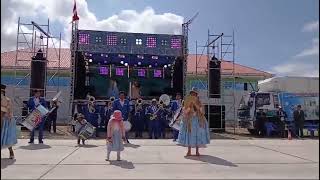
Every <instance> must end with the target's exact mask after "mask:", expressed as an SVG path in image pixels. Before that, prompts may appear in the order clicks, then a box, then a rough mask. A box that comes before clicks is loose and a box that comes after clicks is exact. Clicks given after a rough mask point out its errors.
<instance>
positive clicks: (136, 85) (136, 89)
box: [130, 81, 141, 99]
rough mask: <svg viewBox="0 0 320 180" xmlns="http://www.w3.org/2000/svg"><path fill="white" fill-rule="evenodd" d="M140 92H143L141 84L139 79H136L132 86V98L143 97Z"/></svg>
mask: <svg viewBox="0 0 320 180" xmlns="http://www.w3.org/2000/svg"><path fill="white" fill-rule="evenodd" d="M140 94H141V91H140V84H139V83H138V81H134V82H133V84H132V86H131V94H130V98H131V99H139V98H140V97H141V96H140Z"/></svg>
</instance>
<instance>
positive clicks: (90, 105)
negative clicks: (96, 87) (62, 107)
mask: <svg viewBox="0 0 320 180" xmlns="http://www.w3.org/2000/svg"><path fill="white" fill-rule="evenodd" d="M95 101H96V98H95V97H93V96H90V95H88V110H89V112H90V113H95V112H96V109H95V108H94V104H95Z"/></svg>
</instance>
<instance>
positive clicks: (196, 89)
mask: <svg viewBox="0 0 320 180" xmlns="http://www.w3.org/2000/svg"><path fill="white" fill-rule="evenodd" d="M191 92H194V93H196V94H198V88H196V87H192V89H191V90H190V91H189V93H191Z"/></svg>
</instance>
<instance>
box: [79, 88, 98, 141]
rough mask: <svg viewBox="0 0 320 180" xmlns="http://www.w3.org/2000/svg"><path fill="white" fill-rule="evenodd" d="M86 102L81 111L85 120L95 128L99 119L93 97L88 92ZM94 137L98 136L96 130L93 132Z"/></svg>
mask: <svg viewBox="0 0 320 180" xmlns="http://www.w3.org/2000/svg"><path fill="white" fill-rule="evenodd" d="M87 98H88V102H87V105H86V106H83V110H82V111H81V112H83V113H84V117H85V118H86V120H87V121H88V122H89V123H90V124H92V125H93V126H94V127H96V129H97V128H98V126H99V123H98V119H99V113H98V111H97V109H98V108H97V106H96V104H95V98H94V97H93V96H91V95H90V94H89V93H88V95H87ZM95 136H96V137H98V131H96V134H95Z"/></svg>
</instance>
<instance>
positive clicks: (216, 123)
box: [205, 105, 225, 131]
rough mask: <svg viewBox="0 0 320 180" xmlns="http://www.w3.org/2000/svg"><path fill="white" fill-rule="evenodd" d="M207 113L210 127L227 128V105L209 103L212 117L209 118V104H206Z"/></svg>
mask: <svg viewBox="0 0 320 180" xmlns="http://www.w3.org/2000/svg"><path fill="white" fill-rule="evenodd" d="M221 108H222V111H221ZM205 113H206V114H205V116H206V118H207V119H208V120H209V128H213V129H219V130H220V131H221V130H222V131H224V130H225V106H217V105H209V113H210V119H209V118H208V105H206V106H205ZM221 113H222V114H221Z"/></svg>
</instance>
